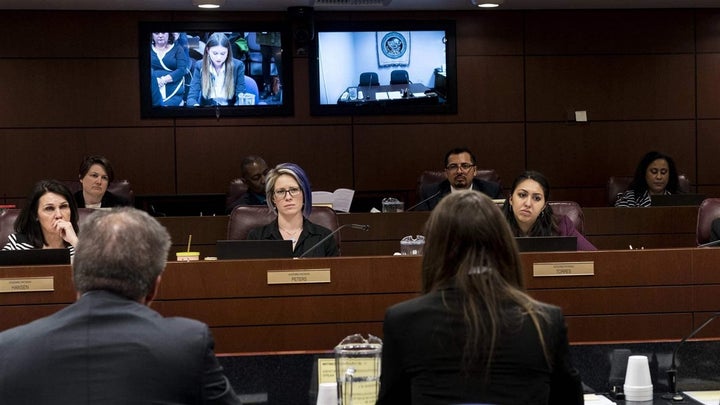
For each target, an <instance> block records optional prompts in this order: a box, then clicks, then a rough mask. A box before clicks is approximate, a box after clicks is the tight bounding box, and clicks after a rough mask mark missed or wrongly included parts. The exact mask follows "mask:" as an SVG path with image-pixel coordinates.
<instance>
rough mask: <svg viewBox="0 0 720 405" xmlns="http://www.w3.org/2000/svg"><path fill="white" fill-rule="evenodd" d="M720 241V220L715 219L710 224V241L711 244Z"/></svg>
mask: <svg viewBox="0 0 720 405" xmlns="http://www.w3.org/2000/svg"><path fill="white" fill-rule="evenodd" d="M716 240H720V218H715V219H713V221H712V224H710V240H709V242H715V241H716Z"/></svg>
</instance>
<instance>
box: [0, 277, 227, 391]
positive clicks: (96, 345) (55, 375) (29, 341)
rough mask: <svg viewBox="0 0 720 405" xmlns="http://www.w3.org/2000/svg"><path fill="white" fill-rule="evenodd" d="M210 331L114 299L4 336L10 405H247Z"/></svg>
mask: <svg viewBox="0 0 720 405" xmlns="http://www.w3.org/2000/svg"><path fill="white" fill-rule="evenodd" d="M213 345H214V343H213V339H212V336H211V335H210V331H209V330H208V327H207V326H206V325H205V324H203V323H200V322H198V321H195V320H192V319H187V318H164V317H163V316H162V315H160V314H159V313H157V312H155V311H154V310H152V309H150V308H149V307H147V306H145V305H142V304H139V303H137V302H134V301H131V300H129V299H126V298H124V297H121V296H119V295H115V294H113V293H111V292H108V291H91V292H88V293H86V294H84V295H83V296H82V297H81V298H80V299H79V300H78V301H77V302H75V303H74V304H72V305H70V306H68V307H66V308H64V309H62V310H61V311H58V312H56V313H55V314H53V315H50V316H48V317H46V318H42V319H39V320H37V321H34V322H31V323H29V324H27V325H23V326H19V327H17V328H13V329H10V330H7V331H5V332H3V333H0V403H2V404H15V405H21V404H27V405H44V404H74V405H85V404H87V405H90V404H93V405H94V404H104V405H106V404H118V405H120V404H123V405H127V404H240V400H239V399H238V398H237V396H236V395H235V393H234V392H233V389H232V387H231V386H230V383H229V382H228V380H227V378H226V377H225V375H224V374H223V371H222V367H221V366H220V364H219V363H218V360H217V358H216V357H215V354H214V352H213Z"/></svg>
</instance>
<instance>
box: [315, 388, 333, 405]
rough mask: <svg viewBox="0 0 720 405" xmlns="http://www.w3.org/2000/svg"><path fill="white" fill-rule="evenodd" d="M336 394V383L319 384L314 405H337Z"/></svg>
mask: <svg viewBox="0 0 720 405" xmlns="http://www.w3.org/2000/svg"><path fill="white" fill-rule="evenodd" d="M337 403H338V394H337V384H336V383H320V386H319V387H318V396H317V403H316V405H337Z"/></svg>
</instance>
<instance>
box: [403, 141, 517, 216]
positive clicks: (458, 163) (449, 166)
mask: <svg viewBox="0 0 720 405" xmlns="http://www.w3.org/2000/svg"><path fill="white" fill-rule="evenodd" d="M475 162H476V160H475V155H473V153H472V152H471V151H470V150H469V149H468V148H454V149H451V150H450V151H448V152H447V153H446V154H445V161H444V163H445V175H446V176H447V178H446V179H445V180H443V181H441V182H440V183H435V184H426V185H423V186H422V189H421V190H420V203H419V204H418V205H417V206H416V207H415V209H414V211H431V210H432V209H433V208H435V206H436V205H437V204H438V203H439V202H440V200H442V199H443V197H445V196H446V195H448V194H450V193H452V192H454V191H458V190H476V191H479V192H481V193H483V194H486V195H487V196H488V197H490V198H493V199H498V198H504V197H503V195H502V189H501V188H500V185H499V184H497V183H493V182H490V181H485V180H480V179H477V178H475V172H476V169H477V168H476V164H475Z"/></svg>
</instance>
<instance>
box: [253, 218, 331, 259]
mask: <svg viewBox="0 0 720 405" xmlns="http://www.w3.org/2000/svg"><path fill="white" fill-rule="evenodd" d="M330 233H331V231H330V230H329V229H327V228H325V227H324V226H321V225H318V224H315V223H312V222H310V221H309V220H308V219H307V218H303V230H302V232H300V236H299V237H298V240H297V243H295V248H294V249H293V256H294V257H299V256H301V255H302V254H303V253H305V252H306V251H308V250H310V249H312V251H311V252H310V253H308V254H307V256H305V257H330V256H339V255H340V251H339V250H338V245H337V241H336V240H335V237H332V238H328V239H327V240H326V241H325V242H323V243H322V245H320V246H318V247H316V248H313V246H315V245H316V244H318V243H320V241H321V240H322V239H323V238H324V237H326V236H328V235H330ZM247 238H248V239H250V240H263V239H269V240H282V239H283V237H282V235H281V234H280V227H279V225H278V220H277V218H275V220H274V221H273V222H270V223H269V224H267V225H265V226H261V227H258V228H254V229H251V230H250V232H249V233H248V237H247Z"/></svg>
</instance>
